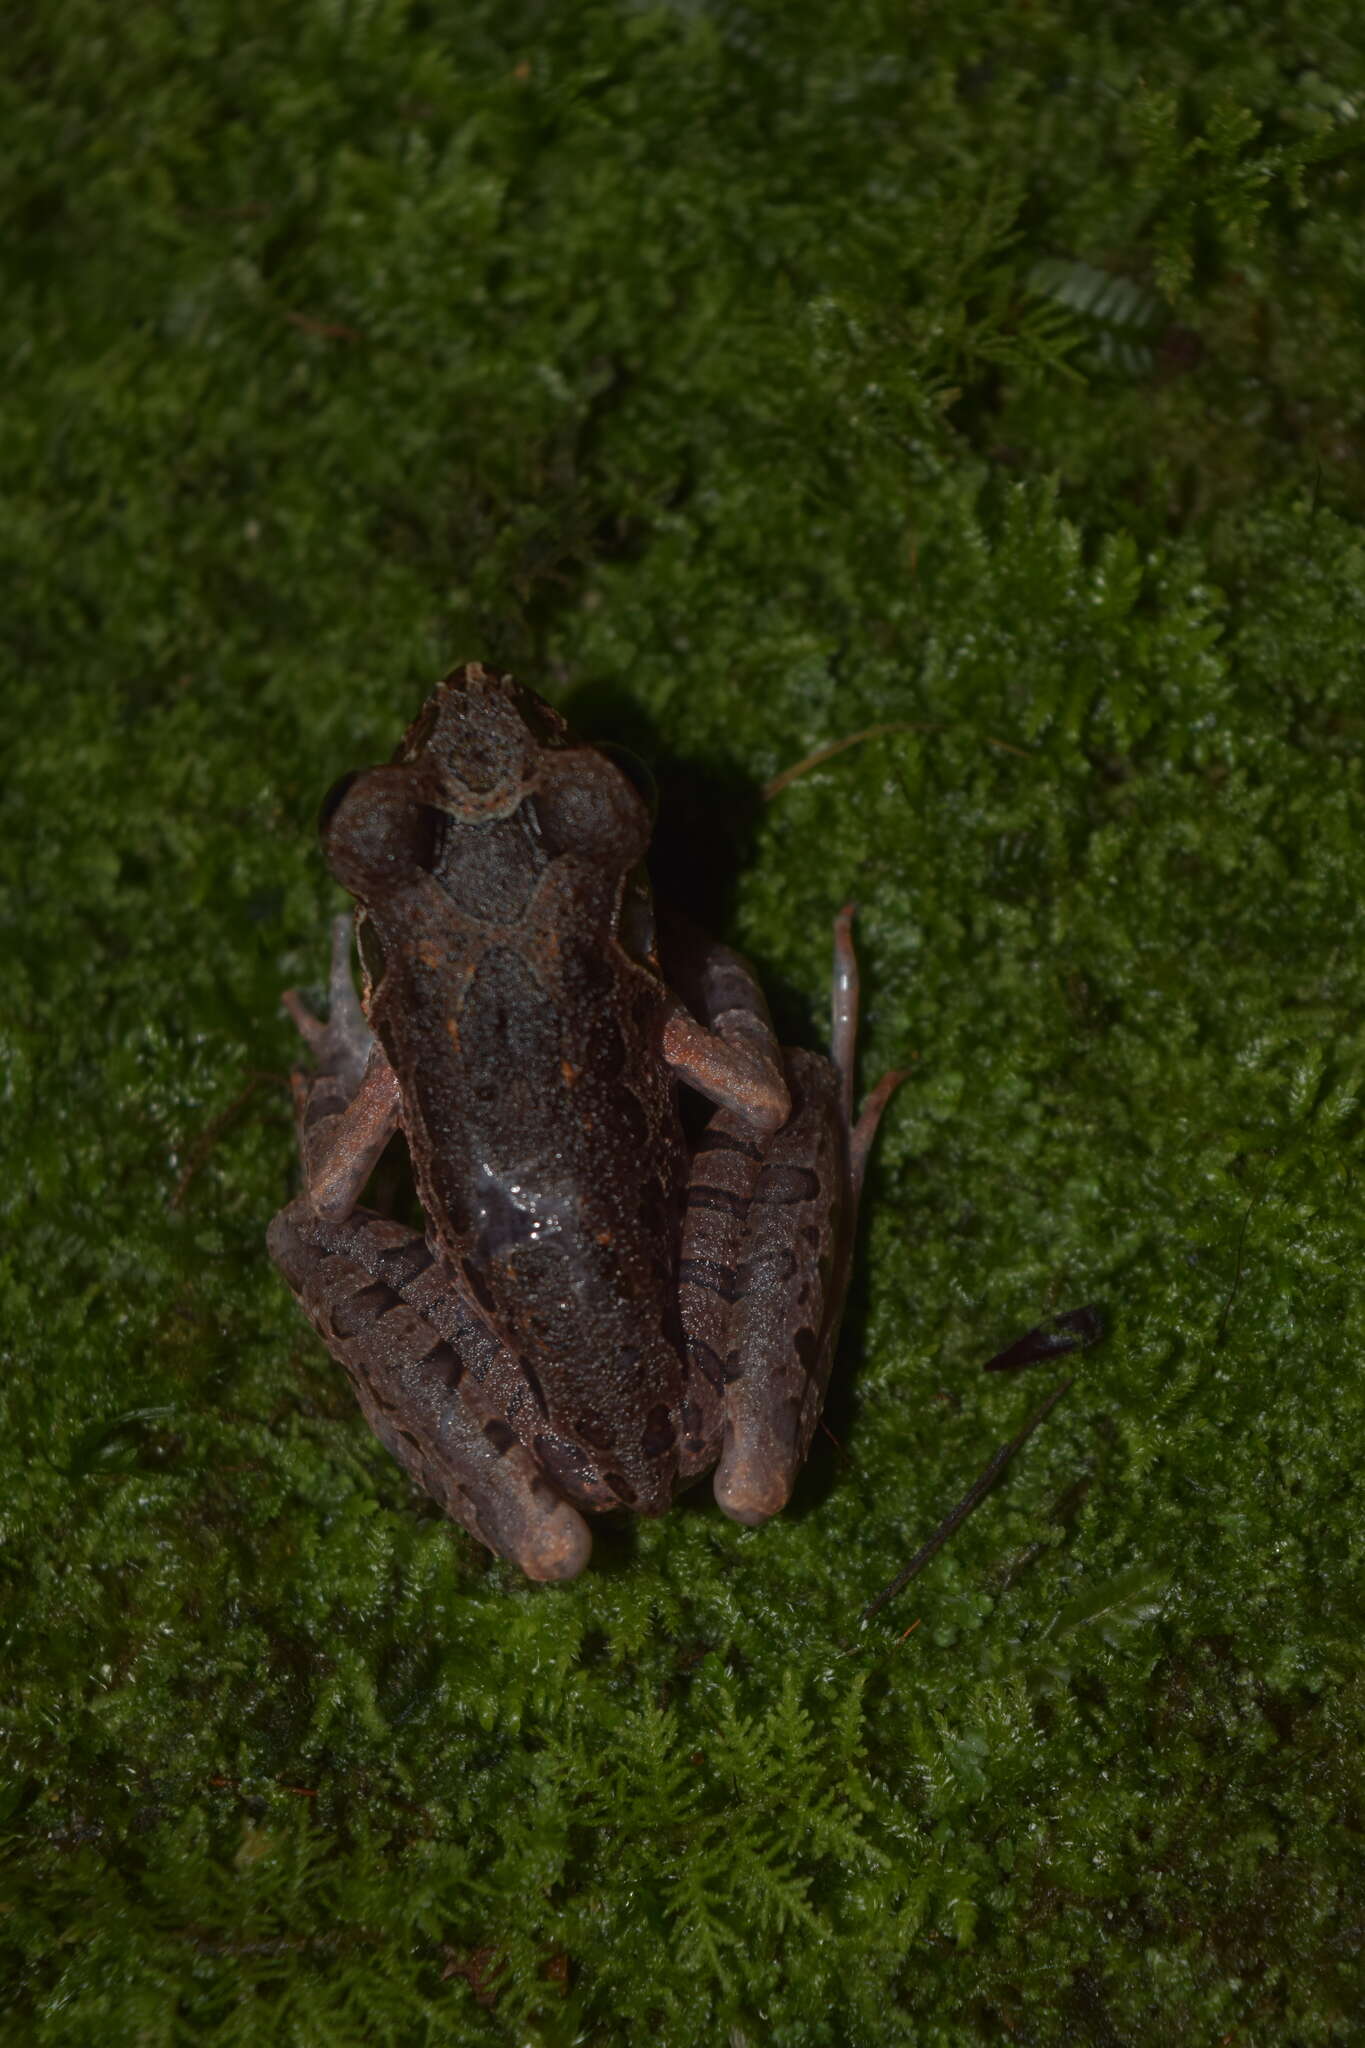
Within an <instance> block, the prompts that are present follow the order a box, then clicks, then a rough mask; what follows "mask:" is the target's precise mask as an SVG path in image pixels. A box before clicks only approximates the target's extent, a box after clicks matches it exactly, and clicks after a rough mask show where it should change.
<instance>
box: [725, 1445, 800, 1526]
mask: <svg viewBox="0 0 1365 2048" xmlns="http://www.w3.org/2000/svg"><path fill="white" fill-rule="evenodd" d="M791 1490H792V1474H791V1472H790V1471H787V1470H785V1469H782V1468H777V1467H774V1466H772V1465H770V1464H769V1465H765V1464H763V1463H761V1462H760V1461H759V1460H758V1459H756V1458H753V1457H751V1456H745V1455H744V1453H743V1451H742V1450H740V1449H739V1448H738V1447H736V1446H731V1447H730V1448H728V1449H727V1450H726V1452H725V1454H724V1456H723V1457H722V1458H721V1461H720V1464H719V1465H718V1466H717V1467H716V1477H715V1495H716V1505H717V1506H718V1507H719V1509H720V1511H721V1513H722V1514H724V1515H728V1516H729V1517H730V1520H731V1521H732V1522H743V1523H744V1525H745V1527H746V1528H749V1529H756V1528H757V1527H758V1525H759V1523H760V1522H768V1521H771V1520H772V1517H773V1516H774V1515H778V1514H781V1512H782V1510H783V1508H784V1507H785V1506H786V1505H787V1502H788V1500H789V1499H790V1497H791Z"/></svg>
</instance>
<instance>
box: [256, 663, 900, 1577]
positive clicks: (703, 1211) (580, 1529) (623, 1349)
mask: <svg viewBox="0 0 1365 2048" xmlns="http://www.w3.org/2000/svg"><path fill="white" fill-rule="evenodd" d="M321 830H322V838H323V845H324V850H325V853H326V857H327V861H328V864H329V865H330V867H331V870H332V872H333V874H334V875H335V876H336V878H337V879H338V881H340V882H341V883H342V884H343V886H344V887H345V888H346V889H348V890H349V891H350V893H351V895H352V896H354V898H355V899H356V903H357V906H358V907H357V911H356V918H355V931H356V940H357V945H358V949H359V954H360V960H361V966H362V971H363V976H364V988H365V994H364V1002H363V1007H362V1004H361V1003H360V1001H358V1000H357V997H356V994H355V990H354V987H353V985H352V982H351V976H350V965H349V960H350V922H349V920H348V919H345V918H342V919H339V920H338V921H337V925H336V927H335V929H334V934H333V958H332V971H331V984H330V1001H329V1011H328V1017H327V1021H326V1023H325V1024H324V1023H321V1022H319V1021H318V1020H317V1019H316V1018H314V1017H313V1016H312V1015H311V1014H310V1013H309V1011H308V1010H307V1009H306V1008H305V1007H304V1005H303V1003H302V1002H301V1001H300V1000H299V999H298V997H297V996H295V995H293V994H292V993H291V994H289V995H287V996H286V997H285V1002H286V1005H287V1007H288V1009H289V1011H290V1014H291V1015H292V1016H293V1018H294V1020H295V1022H296V1024H297V1025H298V1028H299V1030H300V1032H301V1033H302V1035H303V1037H304V1039H305V1041H306V1042H307V1044H308V1046H309V1047H310V1049H311V1051H312V1053H313V1055H314V1060H315V1069H314V1071H313V1072H312V1073H311V1074H309V1075H305V1074H302V1073H298V1074H296V1075H295V1077H294V1090H295V1104H296V1110H297V1119H298V1130H299V1145H300V1151H301V1154H302V1158H303V1165H304V1176H305V1182H306V1187H305V1191H304V1192H303V1193H302V1194H300V1195H299V1196H298V1197H297V1199H296V1200H294V1201H293V1202H291V1203H290V1204H289V1206H288V1207H287V1208H285V1209H283V1210H281V1212H280V1213H279V1215H278V1216H276V1218H275V1220H274V1222H273V1223H272V1225H271V1227H270V1235H269V1246H270V1252H271V1256H272V1257H273V1259H274V1260H275V1263H276V1264H277V1265H278V1266H279V1268H280V1270H281V1272H282V1273H283V1274H284V1277H285V1279H286V1280H287V1281H288V1283H289V1285H290V1287H291V1288H292V1289H293V1291H294V1293H295V1294H296V1295H297V1297H298V1299H299V1301H300V1303H301V1304H302V1306H303V1308H304V1310H305V1312H306V1314H307V1315H308V1317H309V1318H310V1320H311V1321H312V1323H313V1325H314V1327H315V1329H316V1330H317V1331H318V1333H319V1335H320V1336H321V1337H322V1339H323V1341H324V1342H325V1343H326V1344H327V1346H328V1348H329V1349H330V1350H331V1351H332V1353H333V1354H334V1356H335V1357H336V1358H337V1359H338V1360H339V1361H340V1362H341V1364H342V1365H343V1366H344V1367H345V1369H346V1371H347V1373H348V1374H349V1376H350V1379H351V1382H352V1384H353V1386H354V1388H355V1392H356V1394H357V1397H358V1398H359V1401H360V1405H361V1407H362V1409H363V1410H364V1412H365V1415H366V1418H367V1420H368V1421H369V1423H370V1426H371V1428H372V1429H373V1430H374V1432H375V1434H376V1436H378V1438H379V1439H380V1441H381V1442H382V1443H383V1444H384V1445H385V1446H386V1447H387V1448H388V1450H390V1451H391V1452H392V1453H393V1455H394V1456H395V1457H396V1458H397V1459H398V1460H399V1462H400V1463H401V1464H402V1465H404V1466H405V1467H406V1469H407V1470H408V1471H409V1472H410V1473H411V1474H412V1475H413V1477H414V1478H415V1479H416V1480H417V1481H418V1482H419V1484H420V1485H421V1486H423V1487H424V1488H425V1489H426V1491H427V1492H428V1493H429V1494H431V1495H432V1497H433V1498H434V1499H435V1500H436V1501H438V1502H439V1503H440V1505H441V1506H442V1508H444V1509H445V1511H446V1512H447V1513H448V1514H450V1515H451V1516H453V1517H454V1518H455V1519H456V1520H457V1521H459V1522H462V1523H463V1524H464V1526H465V1527H466V1528H467V1529H469V1530H470V1531H471V1532H472V1533H473V1534H474V1535H475V1536H477V1537H478V1538H479V1540H480V1541H481V1542H483V1543H485V1544H487V1545H488V1547H489V1548H490V1549H491V1550H493V1551H495V1552H497V1553H498V1554H499V1555H500V1556H503V1557H506V1558H510V1559H512V1560H514V1561H515V1562H516V1563H517V1564H518V1565H519V1566H520V1567H521V1569H522V1570H523V1571H524V1572H525V1573H526V1574H527V1575H528V1576H529V1577H531V1578H533V1579H567V1578H572V1577H573V1576H574V1575H575V1574H576V1573H577V1572H579V1571H581V1570H582V1568H583V1566H584V1564H585V1563H586V1562H587V1558H588V1553H589V1549H590V1546H591V1539H590V1536H589V1532H588V1524H587V1521H586V1520H585V1515H586V1514H591V1513H593V1512H594V1511H597V1510H602V1509H608V1508H617V1507H627V1508H632V1509H634V1510H636V1511H637V1512H639V1513H642V1514H650V1515H654V1514H660V1513H662V1512H663V1510H664V1509H665V1508H666V1507H667V1506H668V1504H669V1502H670V1500H671V1499H672V1498H673V1496H674V1494H675V1493H676V1492H677V1491H678V1489H679V1488H680V1487H681V1486H685V1485H686V1484H687V1483H688V1482H689V1481H690V1480H692V1479H694V1478H695V1477H696V1476H697V1475H698V1474H700V1473H702V1472H704V1471H705V1470H707V1469H708V1468H709V1467H710V1466H712V1465H715V1466H716V1468H717V1469H716V1475H715V1482H714V1483H715V1494H716V1499H717V1501H718V1502H719V1504H720V1506H721V1507H722V1508H723V1509H724V1511H725V1513H726V1514H728V1515H730V1516H732V1517H734V1519H736V1520H737V1521H740V1522H748V1523H757V1522H762V1521H765V1520H766V1519H767V1518H768V1517H769V1516H770V1515H773V1514H775V1513H776V1512H777V1511H778V1509H779V1508H781V1507H782V1506H783V1504H784V1503H785V1501H786V1500H787V1497H788V1495H789V1493H790V1491H791V1487H792V1483H793V1480H794V1478H795V1475H796V1472H797V1470H798V1468H799V1466H800V1464H801V1461H802V1459H803V1458H804V1457H805V1454H806V1451H807V1448H808V1446H809V1443H810V1439H811V1435H812V1433H813V1431H814V1429H815V1425H816V1422H817V1420H818V1417H819V1412H820V1406H821V1402H822V1400H823V1396H824V1390H825V1384H826V1381H827V1379H828V1376H829V1369H830V1362H831V1357H832V1353H833V1348H834V1342H835V1338H836V1335H837V1330H838V1322H839V1314H840V1309H841V1307H842V1302H843V1295H844V1291H845V1287H846V1284H847V1277H848V1264H849V1247H850V1239H851V1235H852V1228H853V1220H854V1214H855V1211H856V1207H857V1201H858V1191H859V1186H860V1183H861V1179H862V1171H863V1166H864V1162H865V1160H866V1157H867V1152H868V1148H869V1146H870V1144H871V1142H872V1137H873V1134H874V1132H875V1129H876V1125H877V1120H878V1117H879V1116H880V1114H881V1111H882V1108H883V1107H884V1105H885V1103H886V1101H887V1099H888V1097H889V1095H890V1093H891V1091H892V1089H893V1088H894V1086H895V1084H896V1082H897V1080H898V1079H899V1078H900V1076H899V1075H895V1074H891V1075H888V1076H887V1077H886V1078H885V1080H883V1081H882V1082H881V1084H880V1085H879V1086H878V1087H877V1088H876V1089H875V1090H874V1091H873V1094H872V1095H871V1097H870V1098H869V1100H868V1103H867V1105H866V1107H865V1108H864V1110H863V1112H862V1115H861V1116H860V1117H859V1119H858V1121H857V1122H856V1124H855V1123H854V1122H853V1120H852V1095H853V1072H852V1069H853V1056H854V1037H855V1031H856V1014H857V976H856V967H855V963H854V958H853V948H852V941H851V937H850V922H851V912H850V911H849V910H845V911H843V912H841V914H840V916H839V918H838V919H837V920H836V924H835V976H834V1031H833V1041H834V1043H833V1060H832V1062H831V1061H830V1060H826V1059H822V1058H820V1057H818V1056H817V1055H815V1054H813V1053H808V1052H799V1051H786V1052H784V1051H782V1050H781V1049H780V1048H779V1047H778V1046H777V1044H776V1041H775V1039H774V1037H773V1032H772V1026H771V1024H770V1022H769V1019H768V1012H767V1006H766V1004H765V1003H764V1000H763V996H762V994H761V992H760V990H759V988H758V986H757V984H756V982H755V980H754V977H753V974H752V972H751V970H750V969H749V967H748V965H747V963H746V962H745V961H744V960H742V959H741V958H740V957H739V955H738V954H736V953H732V952H730V951H729V950H728V949H727V948H725V947H723V946H718V945H714V944H711V943H710V942H708V941H706V940H704V939H703V938H702V937H701V936H700V934H699V933H697V932H696V931H695V930H694V929H693V928H692V927H690V926H689V925H687V924H685V923H683V922H681V921H678V922H674V923H669V922H667V921H665V920H663V919H662V918H660V919H659V920H658V922H657V923H656V919H655V915H654V910H653V906H652V903H651V900H650V895H649V889H648V884H647V882H646V881H645V878H644V869H643V861H644V855H645V851H646V848H647V845H648V841H649V833H650V818H649V809H648V806H647V804H646V802H645V799H644V798H643V797H642V795H641V794H640V792H639V790H638V789H637V788H636V786H635V783H634V781H633V780H632V778H631V776H630V775H629V774H628V773H627V772H626V770H625V769H624V768H623V767H622V766H620V765H619V764H618V762H617V761H616V760H615V759H613V758H612V756H611V755H610V754H608V753H607V752H604V751H603V750H601V749H599V748H597V747H594V746H588V745H586V744H584V743H582V742H580V741H579V740H577V739H575V737H574V736H573V734H572V733H571V732H570V731H569V729H568V727H567V726H566V725H565V723H564V721H563V719H562V718H561V717H560V716H559V714H558V713H557V712H556V711H554V710H553V709H552V708H551V707H550V706H549V705H548V704H546V703H544V702H543V701H542V700H541V699H540V698H539V697H537V696H536V695H535V694H534V693H533V692H532V691H530V690H528V689H526V688H524V687H523V686H521V685H519V684H518V683H516V682H514V681H513V680H512V678H511V677H509V676H505V675H499V674H497V673H495V672H493V671H492V670H489V669H485V668H483V667H481V666H479V665H478V664H477V663H474V664H470V665H469V666H467V667H465V668H462V669H459V670H457V671H456V672H455V673H454V674H453V675H451V676H449V677H447V678H446V680H445V681H444V682H442V683H440V684H438V685H437V687H436V689H435V691H434V692H433V693H432V695H431V697H430V698H429V699H428V701H427V703H426V705H425V706H424V708H423V710H422V712H421V714H420V716H419V717H418V718H417V720H416V722H415V723H414V724H413V725H412V726H411V727H410V728H409V730H408V732H407V734H406V736H405V737H404V739H403V741H402V743H401V745H400V746H399V748H398V751H397V753H396V754H395V756H394V758H393V760H392V761H391V762H390V763H388V764H387V765H386V766H383V767H379V768H372V769H370V770H368V771H367V772H364V773H362V774H360V775H357V776H351V777H348V778H347V779H346V780H345V781H343V782H342V783H339V784H338V785H337V787H336V789H335V790H334V791H333V792H332V794H331V796H330V797H329V798H328V799H327V802H326V804H325V805H324V809H323V817H322V823H321ZM680 1082H682V1083H685V1084H686V1085H688V1086H689V1087H691V1088H693V1089H696V1090H698V1091H699V1092H700V1093H701V1094H703V1095H705V1096H706V1097H708V1098H709V1099H710V1100H711V1101H712V1102H714V1103H716V1104H717V1105H718V1107H717V1109H716V1111H715V1113H714V1114H713V1115H712V1116H711V1118H710V1120H709V1122H708V1123H707V1124H706V1126H705V1128H704V1130H703V1131H702V1133H701V1135H700V1137H699V1139H698V1140H697V1142H696V1144H695V1145H694V1146H693V1147H692V1148H691V1150H690V1152H689V1147H688V1145H687V1142H686V1140H685V1137H684V1132H683V1124H682V1120H681V1118H680V1114H679V1104H678V1094H677V1090H678V1084H679V1083H680ZM398 1129H401V1130H402V1132H403V1134H404V1138H405V1140H406V1143H407V1149H408V1152H409V1154H410V1156H411V1160H412V1170H413V1175H414V1179H415V1182H416V1188H417V1194H418V1197H419V1199H420V1202H421V1205H422V1210H423V1212H424V1215H425V1219H426V1231H425V1235H423V1234H421V1233H419V1232H417V1231H414V1230H412V1229H409V1228H408V1227H407V1226H406V1225H404V1224H401V1223H398V1222H395V1221H391V1220H389V1219H387V1218H385V1217H383V1216H380V1215H377V1214H375V1213H374V1212H372V1211H369V1210H366V1209H363V1208H360V1207H358V1206H357V1204H358V1201H359V1198H360V1195H361V1194H362V1192H363V1190H364V1187H365V1183H366V1181H367V1180H368V1179H369V1176H370V1174H371V1172H372V1170H373V1168H374V1166H375V1164H376V1163H377V1161H378V1159H379V1156H380V1154H381V1152H382V1151H383V1150H384V1147H385V1146H386V1144H387V1143H388V1141H389V1139H390V1137H391V1136H392V1135H393V1133H394V1131H395V1130H398Z"/></svg>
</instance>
